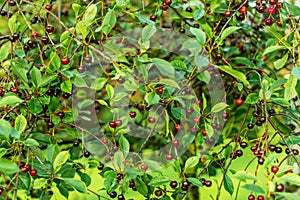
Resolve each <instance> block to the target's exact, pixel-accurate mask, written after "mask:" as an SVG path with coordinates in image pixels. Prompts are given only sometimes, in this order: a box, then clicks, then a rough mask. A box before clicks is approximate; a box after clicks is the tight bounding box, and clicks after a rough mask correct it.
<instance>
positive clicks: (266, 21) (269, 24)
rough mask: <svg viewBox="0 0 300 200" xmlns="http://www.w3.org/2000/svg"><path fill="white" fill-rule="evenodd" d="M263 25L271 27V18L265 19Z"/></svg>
mask: <svg viewBox="0 0 300 200" xmlns="http://www.w3.org/2000/svg"><path fill="white" fill-rule="evenodd" d="M265 23H266V25H268V26H271V25H272V23H273V21H272V19H271V18H267V19H266V20H265Z"/></svg>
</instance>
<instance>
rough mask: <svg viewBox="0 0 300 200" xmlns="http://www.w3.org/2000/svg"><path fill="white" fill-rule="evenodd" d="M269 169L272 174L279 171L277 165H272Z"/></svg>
mask: <svg viewBox="0 0 300 200" xmlns="http://www.w3.org/2000/svg"><path fill="white" fill-rule="evenodd" d="M271 171H272V172H273V173H274V174H276V173H277V172H278V171H279V167H277V166H272V167H271Z"/></svg>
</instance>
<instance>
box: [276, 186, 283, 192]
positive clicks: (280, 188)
mask: <svg viewBox="0 0 300 200" xmlns="http://www.w3.org/2000/svg"><path fill="white" fill-rule="evenodd" d="M283 190H284V185H283V184H278V185H277V186H276V191H277V192H283Z"/></svg>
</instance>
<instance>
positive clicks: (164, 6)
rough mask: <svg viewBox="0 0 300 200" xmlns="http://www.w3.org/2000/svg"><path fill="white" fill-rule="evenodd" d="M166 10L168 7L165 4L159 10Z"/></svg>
mask: <svg viewBox="0 0 300 200" xmlns="http://www.w3.org/2000/svg"><path fill="white" fill-rule="evenodd" d="M168 8H169V6H168V5H167V4H165V3H164V4H163V5H162V7H161V9H162V10H163V11H167V10H168Z"/></svg>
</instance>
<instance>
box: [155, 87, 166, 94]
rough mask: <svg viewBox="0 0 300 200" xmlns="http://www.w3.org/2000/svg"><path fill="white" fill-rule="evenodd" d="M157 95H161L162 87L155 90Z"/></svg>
mask: <svg viewBox="0 0 300 200" xmlns="http://www.w3.org/2000/svg"><path fill="white" fill-rule="evenodd" d="M156 91H157V93H158V94H163V93H164V89H163V88H162V87H160V88H158V89H157V90H156Z"/></svg>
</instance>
